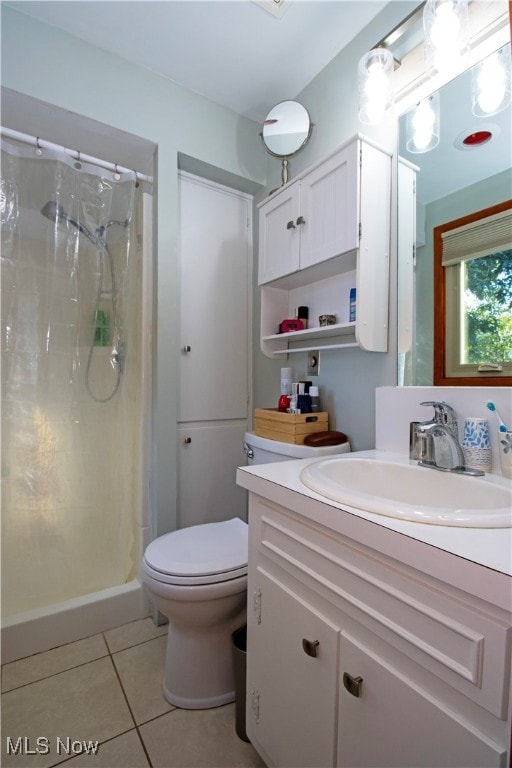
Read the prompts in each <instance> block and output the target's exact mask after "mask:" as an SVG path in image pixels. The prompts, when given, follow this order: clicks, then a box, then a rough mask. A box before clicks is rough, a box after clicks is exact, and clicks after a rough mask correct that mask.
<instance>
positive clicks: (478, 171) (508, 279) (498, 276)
mask: <svg viewBox="0 0 512 768" xmlns="http://www.w3.org/2000/svg"><path fill="white" fill-rule="evenodd" d="M505 56H506V57H508V58H507V59H506V60H507V61H508V63H509V65H510V43H509V44H508V45H507V46H506V49H505ZM471 88H472V85H471V70H468V71H466V72H463V73H462V74H460V75H459V76H458V77H456V78H455V79H453V80H451V81H450V82H448V83H447V84H445V85H443V86H442V87H441V88H440V89H439V90H438V91H437V93H438V94H439V115H440V125H439V143H438V145H437V146H436V147H434V148H433V149H430V150H429V151H425V152H420V153H418V152H410V151H409V150H408V147H407V141H408V138H410V128H409V126H408V125H407V122H408V120H407V115H406V114H405V113H404V114H402V115H401V116H400V118H399V157H400V158H401V163H400V162H399V191H398V216H399V222H398V232H399V246H398V251H399V254H398V259H399V264H398V279H399V286H398V295H399V306H398V313H399V322H398V325H399V339H398V352H399V354H398V356H399V370H398V383H399V385H412V386H414V385H415V386H422V385H423V386H432V385H435V384H443V385H457V384H476V385H480V386H482V385H484V386H485V385H486V384H488V385H491V384H492V385H497V384H508V385H510V384H511V383H512V378H511V372H510V369H509V370H507V367H506V365H505V367H503V366H501V370H498V364H496V363H494V362H493V360H492V359H491V358H492V353H491V352H489V351H487V352H483V353H482V359H481V360H480V361H479V363H477V364H476V365H475V366H474V370H472V371H471V372H470V373H468V371H467V370H464V369H462V372H461V371H460V370H459V373H458V374H455V375H454V376H453V378H446V376H445V375H444V372H443V375H441V376H440V375H439V351H440V348H441V347H440V345H439V334H440V333H443V334H444V333H445V331H444V325H445V314H444V313H445V306H444V303H443V304H442V305H441V304H440V295H441V294H443V302H444V301H445V299H446V291H445V290H444V286H443V291H442V292H440V291H439V290H438V288H439V282H440V281H441V280H443V281H444V277H445V268H444V267H443V266H441V268H440V267H439V262H438V265H437V267H436V268H435V261H436V259H438V260H439V259H441V258H442V256H441V255H440V253H439V252H438V253H437V254H435V253H434V250H435V249H434V240H435V237H438V238H440V237H441V234H442V232H441V230H443V228H445V229H448V230H453V229H456V228H457V227H464V226H466V223H471V221H472V219H477V220H478V219H479V218H480V217H484V216H485V213H486V211H487V210H488V209H489V210H490V211H491V215H492V212H493V211H494V208H495V207H496V206H498V208H499V206H500V205H502V204H504V203H506V201H507V200H510V198H511V197H512V171H511V167H512V136H511V127H512V115H511V108H510V104H509V106H508V107H507V108H506V109H505V110H503V111H501V112H499V113H497V114H492V115H486V116H481V117H477V116H475V114H473V111H472V99H471V93H472V91H471ZM400 169H401V170H402V171H403V172H404V179H405V180H404V181H403V183H401V181H400ZM414 183H415V199H414V188H413V184H414ZM411 201H412V202H411ZM411 206H413V208H411ZM500 211H501V209H499V210H498V213H500ZM506 215H507V214H505V216H506ZM414 219H415V222H414V223H413V221H414ZM510 221H511V219H510V217H509V218H508V219H507V224H506V226H507V227H509V228H510ZM414 229H415V232H414ZM436 229H437V230H438V231H437V235H435V232H436ZM401 235H402V236H403V241H402V242H401ZM411 239H415V253H412V252H411V251H410V249H409V245H410V243H411ZM510 239H511V238H509V246H508V247H509V248H512V243H510ZM483 250H485V249H483ZM438 251H439V248H438ZM484 255H485V254H484ZM490 255H491V256H493V255H492V254H490ZM465 258H466V259H469V257H467V256H466V257H465ZM493 258H494V257H493ZM460 261H461V262H463V261H464V257H463V258H462V259H461V260H460ZM467 263H468V264H469V260H468V261H467ZM475 263H476V262H475ZM481 264H483V262H479V264H478V266H479V267H480V265H481ZM493 264H494V272H492V270H491V271H488V272H487V273H482V278H481V280H480V282H481V284H482V286H483V288H485V292H486V296H487V299H488V304H489V301H491V299H492V297H493V296H494V298H495V299H496V305H497V304H498V298H499V301H500V302H501V307H502V309H503V311H504V313H505V315H507V317H508V320H507V318H505V320H504V321H503V327H505V325H506V324H507V323H509V325H508V333H509V334H510V333H512V251H511V250H509V251H508V254H505V257H504V258H503V260H502V262H501V264H502V265H503V266H502V269H501V272H500V269H499V268H496V260H495V261H494V262H493ZM462 271H463V270H462ZM492 280H495V281H496V283H495V284H493V283H492ZM455 283H456V285H455V286H454V290H458V291H459V295H460V294H461V293H462V294H464V292H466V294H467V296H469V297H470V300H471V301H472V302H473V304H474V306H477V305H478V306H480V305H483V303H484V297H483V293H482V295H480V294H478V293H477V291H476V289H474V290H473V292H471V286H469V287H468V285H467V283H466V284H465V285H463V284H462V282H461V280H459V278H457V280H455ZM448 290H449V291H451V288H449V289H448ZM452 299H453V297H452V296H451V294H450V301H452ZM479 302H480V304H479ZM491 303H492V302H491ZM473 309H474V307H473ZM497 311H501V310H499V309H497ZM457 312H458V310H457V309H455V310H454V309H453V306H452V314H453V313H455V315H457ZM439 313H443V314H442V323H441V324H440V323H439V319H440V317H441V315H440V314H439ZM507 313H508V314H507ZM436 318H437V322H436ZM456 321H457V322H456V324H455V325H457V323H458V327H459V336H458V337H457V338H456V339H455V341H454V342H453V340H452V342H453V344H454V345H455V348H457V345H458V346H459V348H462V347H463V346H464V342H465V339H464V334H466V336H467V333H468V327H472V326H470V324H468V321H467V318H466V319H464V317H462V319H461V317H458V318H457V317H456ZM447 322H449V321H447ZM441 325H442V330H440V329H441ZM495 327H496V326H495ZM495 335H496V333H495ZM508 339H509V340H510V335H509V336H508ZM443 340H444V336H443ZM436 344H437V345H438V347H437V349H436ZM507 346H508V342H507V343H506V344H505V347H507ZM444 351H445V350H444ZM444 351H443V354H444ZM436 355H437V359H436ZM486 356H487V357H488V359H485V358H486ZM502 356H503V354H502ZM504 356H505V357H506V358H507V357H508V363H509V364H510V363H512V344H510V347H509V348H508V349H507V348H505V352H504ZM435 361H436V365H437V368H438V370H437V373H435V365H434V363H435ZM500 363H501V361H500ZM493 365H495V366H496V367H494V368H493Z"/></svg>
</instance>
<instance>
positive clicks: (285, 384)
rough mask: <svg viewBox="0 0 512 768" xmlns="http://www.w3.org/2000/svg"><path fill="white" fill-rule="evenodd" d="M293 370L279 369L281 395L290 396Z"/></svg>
mask: <svg viewBox="0 0 512 768" xmlns="http://www.w3.org/2000/svg"><path fill="white" fill-rule="evenodd" d="M292 377H293V368H281V394H282V395H291V393H292Z"/></svg>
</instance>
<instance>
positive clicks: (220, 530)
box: [144, 517, 248, 581]
mask: <svg viewBox="0 0 512 768" xmlns="http://www.w3.org/2000/svg"><path fill="white" fill-rule="evenodd" d="M247 530H248V528H247V524H246V523H244V522H243V521H242V520H239V519H238V518H237V517H235V518H233V519H232V520H226V521H225V522H221V523H205V524H203V525H194V526H191V527H190V528H181V529H180V530H178V531H172V533H166V534H164V535H163V536H159V537H158V538H157V539H155V540H154V541H152V542H151V544H149V545H148V547H147V548H146V552H145V554H144V561H145V563H146V564H147V565H148V566H149V567H150V568H151V570H152V571H153V572H155V571H156V572H157V573H160V574H162V581H167V580H168V577H173V576H175V577H178V578H179V580H181V579H183V578H194V579H201V578H204V577H213V576H216V577H217V578H215V579H211V578H208V579H207V580H208V581H211V580H214V581H224V580H226V579H231V578H237V577H238V576H239V575H240V572H242V573H245V572H247V557H248V544H247ZM171 581H172V579H171Z"/></svg>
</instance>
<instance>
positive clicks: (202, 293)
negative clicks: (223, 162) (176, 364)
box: [179, 173, 251, 422]
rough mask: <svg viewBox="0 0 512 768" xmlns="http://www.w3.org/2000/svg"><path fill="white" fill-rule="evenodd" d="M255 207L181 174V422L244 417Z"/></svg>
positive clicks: (222, 189)
mask: <svg viewBox="0 0 512 768" xmlns="http://www.w3.org/2000/svg"><path fill="white" fill-rule="evenodd" d="M250 222H251V200H250V198H249V196H248V195H244V194H242V193H240V192H237V191H236V190H231V189H228V188H227V187H223V186H221V185H219V184H214V183H213V182H207V181H205V180H203V179H199V178H198V177H196V176H192V175H190V174H184V173H181V174H180V315H181V317H180V324H181V329H180V347H181V355H180V397H179V406H180V407H179V421H181V422H189V421H207V420H218V419H242V418H247V413H248V408H247V404H248V392H249V356H250V333H249V297H250V266H251V259H250V230H249V226H250Z"/></svg>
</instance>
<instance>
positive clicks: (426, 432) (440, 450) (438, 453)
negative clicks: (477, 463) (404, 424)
mask: <svg viewBox="0 0 512 768" xmlns="http://www.w3.org/2000/svg"><path fill="white" fill-rule="evenodd" d="M421 405H431V406H432V407H433V408H434V418H433V419H431V420H430V421H413V422H411V432H410V450H409V457H410V458H411V459H417V460H418V464H419V465H420V466H421V467H430V468H432V469H438V470H440V471H441V472H456V473H458V474H464V475H473V476H480V475H483V474H484V472H482V471H481V470H480V469H471V468H470V467H466V466H465V465H464V454H463V452H462V446H461V444H460V442H459V428H458V424H457V414H456V413H455V411H454V409H453V408H452V407H451V406H450V405H448V404H447V403H441V402H438V401H436V400H433V401H432V400H428V401H426V402H424V403H421Z"/></svg>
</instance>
